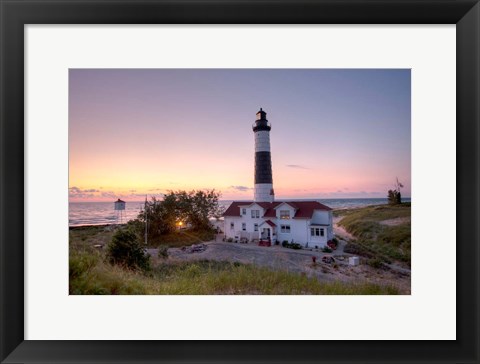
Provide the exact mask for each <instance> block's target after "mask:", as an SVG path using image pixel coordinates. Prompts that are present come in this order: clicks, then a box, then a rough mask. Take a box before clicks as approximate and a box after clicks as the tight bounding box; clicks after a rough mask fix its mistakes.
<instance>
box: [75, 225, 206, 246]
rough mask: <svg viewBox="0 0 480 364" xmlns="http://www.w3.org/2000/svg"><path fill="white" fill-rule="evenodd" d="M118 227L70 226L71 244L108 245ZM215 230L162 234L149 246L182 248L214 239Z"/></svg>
mask: <svg viewBox="0 0 480 364" xmlns="http://www.w3.org/2000/svg"><path fill="white" fill-rule="evenodd" d="M115 230H116V228H115V227H114V226H108V225H99V226H79V227H72V228H70V246H71V247H72V248H76V247H82V248H85V246H89V247H93V245H106V244H108V243H109V242H110V240H111V239H112V236H113V234H114V232H115ZM214 237H215V236H214V233H213V231H195V230H187V229H185V230H180V231H178V232H174V233H171V234H166V235H162V236H161V237H159V238H156V239H150V240H149V241H148V247H149V248H157V247H159V246H162V245H164V246H168V247H170V248H181V247H182V246H190V245H192V244H198V243H201V242H204V241H209V240H212V239H214Z"/></svg>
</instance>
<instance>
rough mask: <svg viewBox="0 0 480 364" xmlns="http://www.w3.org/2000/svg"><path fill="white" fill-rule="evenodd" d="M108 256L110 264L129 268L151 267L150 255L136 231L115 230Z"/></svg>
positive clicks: (145, 268)
mask: <svg viewBox="0 0 480 364" xmlns="http://www.w3.org/2000/svg"><path fill="white" fill-rule="evenodd" d="M106 258H107V260H108V262H109V263H110V264H117V265H121V266H122V267H125V268H128V269H140V270H148V269H150V257H149V255H148V254H146V252H145V249H144V246H143V243H141V242H140V240H139V239H138V236H137V234H136V232H135V231H133V230H132V229H129V228H121V229H119V230H117V231H116V232H115V234H114V235H113V237H112V240H111V241H110V243H109V244H108V246H107V254H106Z"/></svg>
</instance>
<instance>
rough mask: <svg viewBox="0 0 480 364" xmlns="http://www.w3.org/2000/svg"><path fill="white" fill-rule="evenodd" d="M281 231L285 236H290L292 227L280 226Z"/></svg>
mask: <svg viewBox="0 0 480 364" xmlns="http://www.w3.org/2000/svg"><path fill="white" fill-rule="evenodd" d="M280 231H281V232H282V233H283V234H290V225H280Z"/></svg>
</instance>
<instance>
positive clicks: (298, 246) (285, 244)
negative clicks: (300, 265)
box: [282, 240, 302, 249]
mask: <svg viewBox="0 0 480 364" xmlns="http://www.w3.org/2000/svg"><path fill="white" fill-rule="evenodd" d="M282 246H283V247H284V248H289V249H302V245H301V244H298V243H294V242H293V240H292V242H291V243H289V242H288V240H284V241H283V242H282Z"/></svg>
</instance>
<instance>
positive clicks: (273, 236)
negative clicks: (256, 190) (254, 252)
mask: <svg viewBox="0 0 480 364" xmlns="http://www.w3.org/2000/svg"><path fill="white" fill-rule="evenodd" d="M223 216H224V222H225V226H224V232H225V237H226V238H227V239H228V238H232V239H242V238H246V239H248V240H256V239H258V240H270V241H271V242H272V243H274V242H275V241H279V242H283V241H284V240H287V241H288V242H291V241H292V240H293V241H294V242H295V243H299V244H301V245H303V246H304V247H310V248H315V247H316V246H317V247H319V248H321V247H324V246H325V245H327V242H328V241H329V240H331V239H333V229H332V226H333V225H332V209H331V208H329V207H328V206H325V205H323V204H321V203H319V202H317V201H275V202H254V201H234V202H233V203H232V204H231V205H230V206H229V207H228V209H227V210H226V211H225V213H224V215H223Z"/></svg>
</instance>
